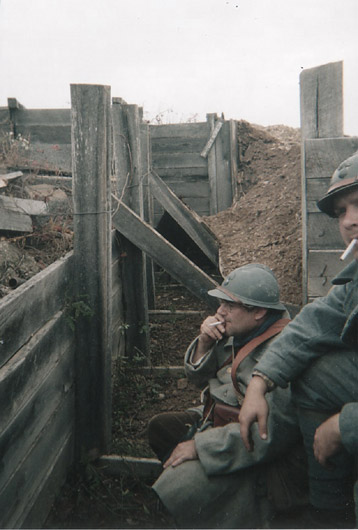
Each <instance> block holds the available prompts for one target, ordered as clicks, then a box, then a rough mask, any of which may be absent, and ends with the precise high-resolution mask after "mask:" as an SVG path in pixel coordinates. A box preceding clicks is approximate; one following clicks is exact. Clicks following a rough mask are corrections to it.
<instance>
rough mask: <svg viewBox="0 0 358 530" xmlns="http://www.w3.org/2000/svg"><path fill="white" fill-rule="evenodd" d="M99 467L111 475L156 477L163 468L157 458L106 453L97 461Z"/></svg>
mask: <svg viewBox="0 0 358 530" xmlns="http://www.w3.org/2000/svg"><path fill="white" fill-rule="evenodd" d="M97 466H98V468H99V469H100V470H101V471H102V472H104V473H106V474H107V475H109V476H113V477H119V476H123V475H127V476H128V475H129V476H131V477H137V478H156V477H158V476H159V475H160V473H161V472H162V470H163V467H162V464H161V462H160V461H159V460H157V459H156V458H135V457H130V456H118V455H104V456H101V458H99V459H98V461H97Z"/></svg>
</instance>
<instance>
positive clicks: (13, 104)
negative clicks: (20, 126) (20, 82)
mask: <svg viewBox="0 0 358 530" xmlns="http://www.w3.org/2000/svg"><path fill="white" fill-rule="evenodd" d="M7 106H8V107H9V109H11V110H18V109H24V108H25V107H24V106H23V105H21V103H20V102H19V101H18V100H17V99H16V98H7Z"/></svg>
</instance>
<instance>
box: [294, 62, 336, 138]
mask: <svg viewBox="0 0 358 530" xmlns="http://www.w3.org/2000/svg"><path fill="white" fill-rule="evenodd" d="M300 112H301V134H302V138H304V139H306V138H336V137H342V136H343V62H342V61H339V62H335V63H329V64H325V65H322V66H318V67H315V68H309V69H307V70H303V72H301V75H300Z"/></svg>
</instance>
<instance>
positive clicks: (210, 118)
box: [206, 114, 219, 215]
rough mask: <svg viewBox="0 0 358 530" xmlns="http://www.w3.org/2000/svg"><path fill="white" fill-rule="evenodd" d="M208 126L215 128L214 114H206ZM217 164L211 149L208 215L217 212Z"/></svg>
mask: <svg viewBox="0 0 358 530" xmlns="http://www.w3.org/2000/svg"><path fill="white" fill-rule="evenodd" d="M206 118H207V122H208V128H209V131H210V134H211V132H212V131H213V130H214V128H215V121H216V119H217V115H216V114H207V116H206ZM216 171H217V165H216V150H215V149H214V150H211V151H210V153H209V156H208V179H209V187H210V199H209V201H210V215H215V214H216V213H218V211H219V210H218V195H217V185H218V183H217V173H216Z"/></svg>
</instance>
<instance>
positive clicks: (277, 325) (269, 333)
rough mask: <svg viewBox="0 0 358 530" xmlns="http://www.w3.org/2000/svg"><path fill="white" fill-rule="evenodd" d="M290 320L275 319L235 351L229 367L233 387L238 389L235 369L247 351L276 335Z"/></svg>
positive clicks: (246, 354)
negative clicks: (264, 329)
mask: <svg viewBox="0 0 358 530" xmlns="http://www.w3.org/2000/svg"><path fill="white" fill-rule="evenodd" d="M290 321H291V319H289V318H280V320H276V322H274V323H273V324H272V326H270V327H269V328H267V330H266V331H264V332H263V333H262V334H261V335H259V336H258V337H255V338H254V339H252V340H250V342H248V343H247V344H245V346H243V347H242V348H241V349H240V350H239V351H238V352H237V354H236V356H235V359H234V362H233V363H232V367H231V379H232V384H233V385H234V387H235V389H236V390H237V391H239V387H238V384H237V379H236V371H237V369H238V367H239V364H240V363H241V362H242V361H243V360H244V359H245V357H247V356H248V355H249V353H251V352H252V350H254V349H255V348H257V346H259V345H260V344H262V343H263V342H265V341H266V340H268V339H271V338H272V337H274V336H275V335H278V333H280V332H281V331H282V330H283V328H284V327H285V326H287V324H288V323H289V322H290Z"/></svg>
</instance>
